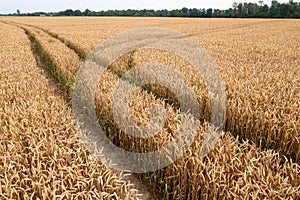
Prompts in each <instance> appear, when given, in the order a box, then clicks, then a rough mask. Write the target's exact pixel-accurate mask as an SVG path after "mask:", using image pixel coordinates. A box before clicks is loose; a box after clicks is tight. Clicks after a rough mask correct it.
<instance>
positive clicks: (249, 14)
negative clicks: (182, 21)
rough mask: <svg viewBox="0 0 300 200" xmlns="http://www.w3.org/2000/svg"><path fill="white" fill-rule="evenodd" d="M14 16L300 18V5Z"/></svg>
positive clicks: (237, 4) (292, 3)
mask: <svg viewBox="0 0 300 200" xmlns="http://www.w3.org/2000/svg"><path fill="white" fill-rule="evenodd" d="M9 15H14V16H130V17H132V16H134V17H194V18H196V17H201V18H300V3H299V2H294V1H293V0H290V1H289V2H288V3H279V2H278V1H277V0H273V1H272V3H271V6H269V5H267V4H265V3H264V2H263V1H259V2H258V4H257V3H246V2H245V3H237V2H234V3H233V4H232V7H231V8H229V9H225V10H221V9H213V8H209V9H199V8H185V7H184V8H182V9H174V10H167V9H164V10H147V9H143V10H133V9H127V10H107V11H91V10H89V9H86V10H85V11H83V12H82V11H80V10H72V9H68V10H65V11H60V12H56V13H45V12H35V13H26V14H24V13H20V11H19V10H17V13H14V14H9Z"/></svg>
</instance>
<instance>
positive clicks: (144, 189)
mask: <svg viewBox="0 0 300 200" xmlns="http://www.w3.org/2000/svg"><path fill="white" fill-rule="evenodd" d="M4 23H6V24H9V25H12V26H15V27H18V28H21V29H23V30H24V31H26V34H27V35H28V38H29V40H30V41H31V45H32V46H31V49H32V53H33V55H34V57H35V60H36V62H37V64H38V66H39V67H40V68H41V70H43V71H44V72H45V73H44V74H45V75H46V76H47V79H48V80H49V83H50V85H52V86H53V87H57V84H58V81H57V79H56V78H55V76H54V75H53V74H52V73H51V72H50V71H49V70H48V69H47V64H46V63H45V62H44V61H43V58H42V56H41V55H40V53H39V51H38V50H37V48H36V46H35V44H34V43H33V41H32V39H30V35H29V30H27V29H26V26H30V27H33V28H36V29H39V30H41V31H43V32H44V33H46V34H48V35H49V36H50V37H52V38H54V39H57V40H59V41H60V42H61V43H63V44H64V45H66V46H67V47H68V48H69V49H71V50H73V51H74V52H75V53H76V54H77V55H78V57H79V58H80V59H81V60H84V58H85V55H84V54H83V53H82V51H81V50H79V49H76V48H74V46H73V45H72V44H71V43H70V42H69V41H66V40H64V39H62V38H60V37H59V36H57V35H55V34H53V33H49V31H47V30H44V29H42V28H39V27H36V26H32V25H27V24H21V23H15V22H14V23H7V22H4ZM31 37H33V36H32V35H31ZM57 91H58V93H59V95H61V96H63V97H64V99H65V100H66V101H67V102H68V105H71V97H70V96H68V95H67V94H66V93H65V92H63V91H61V90H59V89H57ZM114 172H115V173H116V174H120V172H119V171H114ZM123 179H124V180H125V181H127V182H130V183H131V184H132V185H133V186H132V187H133V188H134V189H137V190H138V191H139V193H140V194H142V196H141V197H139V199H141V200H150V199H154V200H158V199H161V198H160V197H159V195H157V191H155V190H154V189H150V188H149V187H148V185H147V184H145V183H143V182H142V181H141V180H140V179H139V177H138V175H135V174H133V175H132V174H131V175H127V176H125V177H124V178H123Z"/></svg>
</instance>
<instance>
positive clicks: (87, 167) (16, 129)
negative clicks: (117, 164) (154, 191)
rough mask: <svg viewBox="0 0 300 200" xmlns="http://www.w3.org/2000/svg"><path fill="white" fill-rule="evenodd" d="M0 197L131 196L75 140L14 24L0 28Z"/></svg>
mask: <svg viewBox="0 0 300 200" xmlns="http://www.w3.org/2000/svg"><path fill="white" fill-rule="evenodd" d="M0 35H1V37H0V43H1V44H3V45H1V50H0V60H1V62H0V78H1V79H0V80H1V82H0V93H1V95H0V104H1V107H0V122H1V124H0V132H1V134H0V142H1V145H0V163H1V164H0V171H1V173H0V197H1V199H99V198H100V199H101V198H106V199H132V198H137V191H136V190H135V189H133V188H132V187H131V186H130V185H129V184H128V183H127V182H126V181H124V180H122V176H121V175H117V174H115V173H113V172H112V171H111V169H109V168H106V167H105V166H104V165H102V164H99V163H98V161H97V160H96V159H95V158H93V157H92V156H91V155H89V154H88V153H87V150H86V149H85V148H84V146H83V145H82V144H81V142H80V140H79V139H78V138H77V135H76V134H75V133H76V130H75V127H74V125H73V122H72V114H71V110H70V108H69V107H68V106H67V104H66V102H65V101H64V100H63V99H62V98H61V97H60V95H58V94H57V92H58V91H57V90H56V89H55V87H53V86H55V85H53V84H54V83H53V82H51V80H49V79H47V78H46V77H45V76H46V74H45V72H44V71H43V70H41V69H40V68H39V67H38V66H37V65H36V62H35V59H34V57H33V54H32V52H31V49H30V42H29V40H28V38H27V36H26V34H25V33H24V31H22V30H21V29H19V28H15V27H14V26H9V25H5V24H2V23H1V26H0Z"/></svg>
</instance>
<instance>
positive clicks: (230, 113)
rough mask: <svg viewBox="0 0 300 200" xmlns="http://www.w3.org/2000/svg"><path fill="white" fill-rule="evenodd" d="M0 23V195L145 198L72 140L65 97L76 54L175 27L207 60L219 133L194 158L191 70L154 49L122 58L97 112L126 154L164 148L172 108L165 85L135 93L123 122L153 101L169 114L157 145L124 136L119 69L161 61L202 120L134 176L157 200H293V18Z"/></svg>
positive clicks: (296, 121) (296, 183)
mask: <svg viewBox="0 0 300 200" xmlns="http://www.w3.org/2000/svg"><path fill="white" fill-rule="evenodd" d="M0 24H1V32H0V34H1V36H2V37H1V38H0V39H1V52H0V56H1V57H0V58H1V68H0V71H1V73H0V77H1V79H0V80H1V82H0V83H1V85H0V87H1V90H0V91H1V97H0V102H1V107H0V119H1V127H0V128H1V129H0V130H1V139H0V140H1V148H2V150H1V157H0V160H1V165H0V166H1V168H2V169H1V176H0V183H1V186H0V190H1V192H0V193H1V198H3V199H30V198H33V199H37V198H39V199H56V198H58V199H59V198H62V199H64V198H65V199H99V198H100V199H138V198H142V199H143V198H145V196H147V195H143V190H141V191H139V189H138V186H137V185H136V184H132V183H131V182H130V181H128V178H126V177H125V175H124V174H123V173H122V172H114V171H113V170H112V169H111V168H107V167H106V166H104V165H103V164H101V163H99V162H98V161H97V160H96V159H95V158H94V157H93V156H92V155H89V153H88V151H87V150H86V149H85V148H84V145H83V144H82V143H81V141H80V139H79V138H78V136H77V135H76V129H75V127H74V124H73V122H72V114H71V112H72V111H71V108H70V102H69V99H70V97H71V93H72V87H73V84H74V80H75V78H76V74H77V72H78V70H79V67H80V65H81V64H82V63H83V62H84V58H85V57H86V56H88V54H89V53H90V52H92V50H93V49H94V48H95V47H96V46H97V45H99V44H100V43H101V42H103V41H105V40H106V39H108V38H109V37H111V36H112V35H115V34H117V33H121V32H124V31H126V30H130V29H133V28H139V27H163V28H168V29H172V30H177V31H179V32H181V33H183V34H185V35H187V36H188V37H190V38H192V39H193V40H195V41H196V42H197V43H198V44H199V45H201V46H202V47H203V48H205V49H206V50H207V51H208V53H209V54H210V55H211V57H212V59H213V61H214V62H215V63H216V66H217V68H218V69H219V71H220V73H221V76H222V79H223V81H224V84H225V87H226V94H227V98H228V99H227V105H226V106H227V112H226V123H225V127H224V133H223V134H222V137H221V138H220V140H219V141H218V143H217V145H216V147H215V148H214V150H213V151H212V152H210V153H209V154H208V155H207V156H206V157H204V158H199V157H198V156H197V152H198V151H199V148H200V146H201V142H202V140H203V137H204V135H205V130H206V129H207V122H206V121H208V120H209V115H210V109H211V108H210V103H209V96H208V92H207V90H206V86H205V82H204V80H203V79H202V78H201V77H199V76H197V75H196V74H195V73H193V68H192V66H191V65H190V64H189V63H188V62H186V61H185V60H183V59H182V58H180V57H178V56H176V55H172V54H171V53H169V52H165V51H160V50H153V49H145V50H138V51H134V52H131V53H129V54H126V55H124V56H123V57H121V58H120V59H118V60H117V61H115V62H114V63H113V64H112V65H111V66H110V69H109V70H108V71H107V72H106V73H105V74H104V75H103V79H102V80H101V82H100V83H99V87H98V89H97V92H96V97H95V102H96V104H95V105H96V110H97V111H98V112H99V115H100V118H101V119H105V124H104V125H103V128H104V129H105V131H106V134H107V136H108V137H109V138H110V139H111V140H112V141H114V143H115V144H117V145H119V146H121V147H122V148H124V149H126V150H132V149H134V150H135V151H137V152H145V151H152V150H156V149H159V148H160V147H161V146H163V145H165V144H166V143H168V142H169V141H170V138H171V137H172V136H174V134H176V127H177V126H178V123H179V121H180V117H179V112H180V109H179V106H178V105H177V104H176V99H174V97H173V96H172V94H170V93H169V91H168V90H166V89H165V88H162V87H159V86H151V87H150V90H151V92H149V91H146V90H142V89H140V90H138V91H136V92H135V93H134V96H133V98H132V100H131V103H130V115H131V118H132V119H133V120H134V121H135V122H136V123H137V124H140V125H146V124H148V123H149V121H150V118H149V110H150V107H151V105H153V104H159V105H161V106H163V107H164V108H165V109H166V110H167V122H166V124H165V126H164V128H163V129H162V130H161V131H160V134H159V135H158V136H157V137H155V138H151V139H149V140H145V139H138V138H133V137H131V136H129V135H128V134H126V133H125V132H123V131H121V130H120V129H119V128H118V126H117V125H116V123H115V122H114V119H113V117H112V109H111V107H112V93H113V91H114V89H115V87H116V85H117V83H118V80H119V79H120V74H122V73H124V72H126V71H127V70H129V69H131V68H135V67H137V66H140V65H143V64H146V63H151V62H154V61H156V62H159V63H163V64H165V65H167V66H169V67H171V68H172V69H174V70H175V71H176V72H178V73H180V74H181V75H182V76H183V77H184V78H185V79H186V80H188V81H189V83H190V84H191V85H192V86H193V89H194V92H195V94H196V95H197V100H198V102H199V104H200V105H201V108H200V111H201V113H200V115H201V119H202V120H203V121H202V122H199V127H200V128H199V129H198V132H197V137H196V140H195V141H194V142H193V144H192V146H191V149H190V150H189V151H188V152H186V154H185V155H184V156H183V157H182V158H180V159H178V160H177V161H176V162H174V163H173V164H172V165H170V166H168V167H166V168H163V169H161V170H157V171H155V172H153V173H146V174H140V175H139V179H140V180H141V181H142V182H143V183H144V184H145V185H146V186H147V189H148V190H151V191H152V193H156V194H158V197H157V198H160V199H297V198H299V196H300V178H299V172H300V166H299V162H300V149H299V143H300V51H299V49H300V34H299V27H300V21H299V20H258V19H230V20H229V19H184V18H182V19H180V18H92V17H91V18H90V17H89V18H56V17H55V18H51V17H50V18H19V17H18V18H0ZM37 54H38V55H39V56H37ZM39 59H42V60H43V62H42V63H43V64H41V62H38V60H39ZM129 61H130V62H129ZM158 96H164V97H165V98H167V99H169V100H170V99H171V100H173V102H174V101H175V103H174V104H169V103H168V102H170V101H165V100H163V99H162V98H158ZM126 176H130V175H126ZM129 180H130V178H129Z"/></svg>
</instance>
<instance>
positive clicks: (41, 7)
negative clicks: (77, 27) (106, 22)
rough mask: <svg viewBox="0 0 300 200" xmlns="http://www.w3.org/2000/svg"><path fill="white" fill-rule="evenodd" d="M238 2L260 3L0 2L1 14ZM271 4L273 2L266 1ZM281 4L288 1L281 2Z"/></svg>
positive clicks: (222, 3) (211, 4)
mask: <svg viewBox="0 0 300 200" xmlns="http://www.w3.org/2000/svg"><path fill="white" fill-rule="evenodd" d="M234 1H236V2H258V1H259V0H257V1H254V0H243V1H239V0H205V1H203V0H0V13H2V14H7V13H15V12H16V10H17V9H19V10H20V11H21V13H27V12H35V11H45V12H51V11H63V10H66V9H74V10H75V9H79V10H81V11H84V10H85V9H87V8H88V9H90V10H95V11H100V10H109V9H112V10H115V9H155V10H158V9H175V8H182V7H188V8H219V9H225V8H229V7H231V6H232V3H233V2H234ZM264 2H265V3H267V4H270V2H271V0H265V1H264ZM279 2H280V3H284V2H288V0H279Z"/></svg>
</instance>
